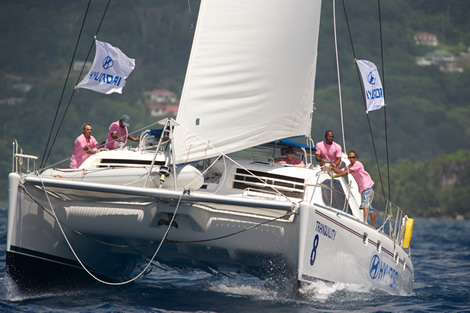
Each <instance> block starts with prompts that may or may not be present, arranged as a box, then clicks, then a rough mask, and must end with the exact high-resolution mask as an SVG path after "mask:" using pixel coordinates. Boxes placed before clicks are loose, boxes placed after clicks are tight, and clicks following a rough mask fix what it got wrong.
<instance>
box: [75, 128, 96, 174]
mask: <svg viewBox="0 0 470 313" xmlns="http://www.w3.org/2000/svg"><path fill="white" fill-rule="evenodd" d="M82 130H83V134H81V135H80V136H78V137H77V139H75V146H74V149H73V154H72V157H71V158H70V167H71V168H79V167H80V165H82V163H83V161H85V160H86V159H87V158H88V157H89V156H90V154H95V153H96V149H97V148H98V146H99V144H98V141H96V139H95V137H93V136H92V135H91V132H92V131H93V126H92V125H91V124H90V123H86V124H83V126H82Z"/></svg>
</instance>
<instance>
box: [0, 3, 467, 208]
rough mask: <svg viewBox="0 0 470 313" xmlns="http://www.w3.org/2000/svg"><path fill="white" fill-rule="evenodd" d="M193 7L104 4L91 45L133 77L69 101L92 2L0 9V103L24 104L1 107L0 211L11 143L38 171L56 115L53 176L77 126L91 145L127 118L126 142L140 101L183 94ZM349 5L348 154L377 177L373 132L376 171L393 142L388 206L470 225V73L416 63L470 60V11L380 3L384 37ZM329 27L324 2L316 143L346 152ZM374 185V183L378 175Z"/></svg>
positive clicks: (89, 34) (345, 45)
mask: <svg viewBox="0 0 470 313" xmlns="http://www.w3.org/2000/svg"><path fill="white" fill-rule="evenodd" d="M199 2H200V1H199V0H190V1H189V2H188V1H182V0H180V1H165V0H153V1H151V0H137V1H125V0H113V1H111V4H110V6H109V8H108V10H107V13H106V16H105V18H104V20H103V24H102V25H101V27H100V30H99V33H98V40H102V41H105V42H109V43H111V44H112V45H114V46H117V47H119V48H120V49H121V50H122V51H123V52H124V53H126V55H128V56H129V57H131V58H135V59H136V69H135V70H134V72H133V73H132V74H131V76H130V77H129V79H128V81H127V85H126V87H125V88H124V93H123V94H122V95H118V94H113V95H102V94H98V93H95V92H93V91H89V90H82V89H80V90H79V91H78V92H75V93H73V97H71V96H72V92H73V86H74V84H76V82H77V80H78V79H79V72H75V71H72V72H71V73H70V76H69V78H68V80H67V85H66V86H65V89H64V85H65V82H66V78H67V73H68V70H69V66H70V62H71V60H72V56H73V55H74V53H75V52H74V49H75V46H76V44H77V39H78V37H79V34H80V29H81V25H82V21H83V17H84V15H85V11H86V8H87V5H88V1H86V0H76V1H58V0H49V1H41V2H37V1H32V0H22V1H16V0H4V1H1V2H0V20H1V22H0V31H1V33H2V37H1V39H0V40H1V45H0V101H1V100H4V99H6V98H22V99H23V102H22V103H17V104H14V105H8V104H5V103H1V102H0V113H1V114H0V116H1V117H2V125H1V127H0V176H1V177H3V178H2V179H1V180H0V190H2V192H1V193H0V201H3V202H5V201H6V197H7V179H6V177H7V174H8V172H9V171H10V169H11V142H12V139H13V138H16V139H18V141H19V143H20V145H21V146H22V148H24V150H25V152H26V153H29V154H35V155H38V156H39V158H40V159H41V160H42V159H43V154H44V152H45V147H46V143H47V142H48V139H49V133H50V132H51V127H52V124H53V123H54V118H55V115H56V112H57V121H56V122H55V124H54V130H53V131H52V134H53V135H52V138H51V139H50V140H54V138H55V133H56V131H57V129H58V126H59V124H60V125H61V127H60V130H59V133H58V135H57V137H56V138H57V139H56V140H55V143H54V146H53V150H52V153H51V155H50V158H49V159H48V162H47V164H48V165H51V164H55V163H56V162H59V161H61V160H66V159H67V158H68V157H69V156H70V154H71V151H72V148H73V147H72V145H73V141H74V139H75V138H76V137H77V136H78V135H79V134H80V132H81V125H82V123H84V122H91V123H93V124H94V136H95V137H96V138H97V140H98V141H103V140H104V139H105V137H106V131H107V128H108V126H109V124H110V123H111V122H113V121H115V120H117V119H118V118H119V117H120V116H121V115H122V114H123V113H127V114H129V115H130V116H131V131H133V130H139V129H141V128H145V127H146V126H147V125H150V124H152V123H155V119H154V118H152V117H151V116H149V114H148V109H147V108H146V107H145V105H144V101H143V95H142V93H143V91H146V90H152V89H170V90H172V91H174V92H176V93H177V94H180V93H181V89H182V86H183V81H184V75H185V70H186V65H187V62H188V56H189V51H190V48H191V42H192V37H193V34H194V28H195V25H196V20H197V12H198V7H199ZM107 3H108V1H105V0H95V1H92V2H91V5H90V8H89V11H88V12H89V14H88V16H87V19H86V22H85V25H84V27H83V32H82V33H81V37H80V41H79V43H78V46H77V51H76V53H75V60H78V61H84V60H85V59H87V58H88V60H89V61H92V59H93V55H94V48H93V45H92V44H93V36H94V35H95V34H96V32H97V29H98V25H99V23H100V20H101V17H102V15H103V12H104V10H105V8H106V5H107ZM344 3H345V5H346V12H347V17H348V21H349V25H346V20H345V16H344V11H343V7H342V2H341V1H336V6H337V10H336V18H337V23H338V27H337V29H338V30H337V32H338V49H339V52H340V55H339V66H340V72H341V86H342V94H341V95H342V105H343V115H344V116H345V121H344V130H345V143H346V146H347V148H348V149H355V150H356V151H358V153H359V154H360V155H361V159H365V160H368V165H367V167H366V168H367V169H369V170H370V171H371V172H373V173H374V172H376V170H375V169H374V168H375V166H374V165H375V159H374V157H375V152H374V150H373V148H372V147H373V145H372V138H371V136H370V135H369V133H370V132H369V126H368V125H369V122H370V129H371V130H372V133H373V136H374V137H373V138H374V144H375V147H376V151H377V156H378V159H379V163H380V164H385V163H386V161H385V156H386V145H385V142H386V140H385V139H386V138H388V151H389V156H390V164H391V170H390V175H391V180H392V186H391V190H392V200H393V201H394V202H396V203H397V204H399V205H400V206H402V207H403V208H406V210H407V211H408V212H410V214H411V215H415V216H446V215H449V216H456V215H463V216H465V217H468V213H466V211H467V210H466V208H465V205H466V203H469V202H468V201H467V200H468V195H469V194H470V193H469V192H468V191H469V190H468V187H467V186H469V185H470V184H469V179H470V178H469V177H470V167H469V165H468V164H469V163H468V160H469V158H468V150H470V140H468V139H469V136H470V123H468V120H469V119H470V106H469V105H468V99H470V88H468V86H470V67H469V65H468V64H466V63H465V62H463V63H461V66H463V67H464V72H463V73H448V72H442V71H440V70H439V68H438V66H435V65H434V66H427V67H421V66H418V65H417V64H416V57H419V56H424V55H425V54H426V53H428V52H432V51H434V50H435V49H437V48H439V49H445V50H447V51H449V52H451V53H453V54H456V55H457V54H459V53H461V52H468V47H469V46H470V33H469V32H468V31H467V30H468V29H469V27H470V25H469V24H470V20H469V19H468V13H469V12H470V2H468V1H465V0H446V1H441V0H415V1H396V0H382V1H380V4H381V13H382V14H381V21H382V35H383V36H382V37H381V36H380V32H379V19H378V8H377V2H376V1H372V0H367V1H364V0H348V1H344ZM332 20H333V19H332V8H331V2H330V1H323V8H322V21H321V29H320V40H319V57H318V65H317V66H318V70H317V79H316V83H315V85H316V94H315V106H316V108H317V110H316V111H315V114H314V123H313V125H312V137H313V139H314V140H315V141H320V140H322V139H323V134H324V131H325V130H326V129H332V130H333V131H334V132H335V133H336V141H337V142H338V143H339V144H341V145H343V140H342V133H341V130H342V128H343V126H342V125H341V124H340V112H339V96H338V87H337V74H336V59H335V46H334V42H333V27H332ZM348 26H349V28H348ZM348 30H350V31H351V33H349V31H348ZM418 32H429V33H434V34H436V35H437V37H438V40H439V44H440V46H439V47H426V46H417V45H416V44H415V42H414V39H413V38H414V35H415V34H416V33H418ZM351 42H352V43H353V46H351ZM381 43H382V46H383V58H382V52H381V51H382V50H381ZM90 47H91V53H90V54H89V51H90ZM353 48H354V49H353ZM87 56H88V57H87ZM354 58H357V59H367V60H370V61H372V62H374V63H375V64H376V65H377V66H378V68H379V72H381V73H382V74H384V79H383V84H384V87H385V96H386V103H387V107H386V110H380V111H374V112H370V113H369V115H368V116H367V115H366V114H365V111H364V105H363V102H362V95H361V93H360V88H359V81H358V76H357V72H356V69H355V65H354V62H353V60H354ZM382 59H383V65H384V66H383V67H382ZM287 62H288V60H287ZM82 77H83V74H82ZM19 83H27V84H30V85H32V86H33V87H32V89H31V90H30V91H29V92H25V91H21V90H19V89H15V88H14V87H15V86H16V85H17V84H19ZM63 89H64V91H65V92H64V94H62V90H63ZM70 100H71V101H70ZM69 102H70V105H69ZM59 104H60V106H59ZM385 114H386V115H387V127H386V128H385V120H384V116H385ZM63 116H64V118H63V121H62V117H63ZM61 121H62V122H61ZM386 135H387V137H386ZM66 165H67V163H64V164H62V165H61V166H66ZM451 168H452V169H453V170H452V171H451V170H450V169H451ZM374 180H375V181H376V182H379V178H378V177H377V176H375V174H374ZM378 184H380V183H378ZM377 188H379V189H381V188H380V186H379V185H377ZM385 189H386V190H387V189H388V188H385Z"/></svg>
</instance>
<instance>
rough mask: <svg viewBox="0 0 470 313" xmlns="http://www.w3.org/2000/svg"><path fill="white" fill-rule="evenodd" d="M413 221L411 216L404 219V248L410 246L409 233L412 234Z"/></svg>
mask: <svg viewBox="0 0 470 313" xmlns="http://www.w3.org/2000/svg"><path fill="white" fill-rule="evenodd" d="M413 223H414V220H413V219H412V218H409V219H407V220H406V227H405V237H404V238H403V248H404V249H408V248H409V247H410V240H411V235H412V234H413Z"/></svg>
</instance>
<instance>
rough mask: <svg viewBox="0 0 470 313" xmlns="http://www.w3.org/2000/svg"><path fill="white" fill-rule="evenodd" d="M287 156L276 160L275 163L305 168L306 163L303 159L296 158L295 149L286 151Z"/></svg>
mask: <svg viewBox="0 0 470 313" xmlns="http://www.w3.org/2000/svg"><path fill="white" fill-rule="evenodd" d="M285 153H286V156H285V157H280V158H276V159H274V161H275V162H278V163H281V164H289V165H294V166H299V167H300V166H305V164H304V162H303V161H302V160H301V159H297V158H295V157H294V149H292V148H287V149H286V151H285Z"/></svg>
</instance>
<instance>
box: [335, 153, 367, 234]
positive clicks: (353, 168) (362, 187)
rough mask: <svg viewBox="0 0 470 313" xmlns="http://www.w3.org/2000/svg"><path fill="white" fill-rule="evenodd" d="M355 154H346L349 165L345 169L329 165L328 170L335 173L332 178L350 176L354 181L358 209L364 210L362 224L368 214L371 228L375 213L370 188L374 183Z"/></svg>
mask: <svg viewBox="0 0 470 313" xmlns="http://www.w3.org/2000/svg"><path fill="white" fill-rule="evenodd" d="M357 158H358V156H357V153H356V151H354V150H350V151H349V152H348V160H349V162H350V164H349V165H348V166H347V167H343V168H342V169H337V168H335V167H334V166H333V165H330V167H328V169H330V170H332V171H333V172H335V174H334V175H332V176H331V177H332V178H335V177H341V176H346V175H348V174H351V175H352V176H353V177H354V179H355V180H356V183H357V186H358V187H359V192H360V193H361V198H362V199H361V205H360V206H359V208H360V209H361V210H364V223H366V222H367V216H368V214H370V223H371V225H372V227H375V212H374V208H373V207H372V200H374V190H373V189H372V186H373V185H374V181H373V180H372V178H371V177H370V175H369V173H367V172H366V170H365V169H364V165H362V163H361V162H359V161H357Z"/></svg>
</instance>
